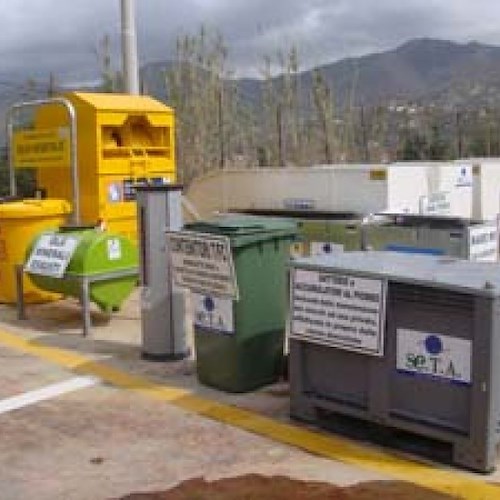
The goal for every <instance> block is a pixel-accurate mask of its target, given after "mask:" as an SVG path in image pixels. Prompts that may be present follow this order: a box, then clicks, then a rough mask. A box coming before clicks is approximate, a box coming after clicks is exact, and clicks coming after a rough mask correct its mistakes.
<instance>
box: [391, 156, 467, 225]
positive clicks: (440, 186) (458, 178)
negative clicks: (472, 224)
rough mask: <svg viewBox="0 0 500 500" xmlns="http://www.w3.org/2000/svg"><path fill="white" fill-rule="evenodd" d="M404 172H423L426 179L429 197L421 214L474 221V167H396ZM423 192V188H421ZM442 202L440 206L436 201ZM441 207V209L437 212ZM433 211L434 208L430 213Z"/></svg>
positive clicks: (449, 164) (435, 164) (415, 164)
mask: <svg viewBox="0 0 500 500" xmlns="http://www.w3.org/2000/svg"><path fill="white" fill-rule="evenodd" d="M391 167H392V168H394V169H397V170H396V172H400V171H401V169H403V170H404V169H407V168H409V169H411V170H412V171H414V170H415V169H418V168H421V169H423V170H424V175H425V184H426V186H425V193H424V195H423V197H422V198H421V203H420V210H419V212H420V213H421V214H423V215H451V216H454V217H464V218H471V217H472V216H473V215H472V203H473V202H472V200H473V175H472V166H471V165H470V164H469V163H467V162H453V161H449V162H445V161H419V162H399V163H392V164H391ZM409 182H411V180H410V181H409ZM418 187H419V189H420V185H419V186H418ZM436 197H437V198H439V200H440V202H439V204H436V203H435V202H434V200H435V199H436ZM436 207H437V208H436ZM429 208H431V209H430V210H429Z"/></svg>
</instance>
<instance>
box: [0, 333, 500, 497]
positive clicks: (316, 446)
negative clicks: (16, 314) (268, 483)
mask: <svg viewBox="0 0 500 500" xmlns="http://www.w3.org/2000/svg"><path fill="white" fill-rule="evenodd" d="M0 344H3V345H4V346H7V347H10V348H12V349H16V350H18V351H23V352H25V353H28V354H32V355H34V356H37V357H39V358H42V359H44V360H46V361H50V362H52V363H55V364H57V365H59V366H61V367H64V368H66V369H70V370H72V371H74V372H75V373H78V374H85V375H92V376H94V377H99V378H100V379H102V380H103V381H105V382H107V383H109V384H112V385H114V386H116V387H120V388H123V389H128V390H132V391H135V392H137V393H139V394H143V395H146V396H148V397H151V398H154V399H157V400H161V401H167V402H169V403H171V404H173V405H175V406H176V407H178V408H182V409H184V410H187V411H190V412H194V413H196V414H198V415H202V416H204V417H208V418H211V419H214V420H217V421H219V422H223V423H225V424H228V425H231V426H234V427H238V428H240V429H244V430H246V431H249V432H252V433H254V434H258V435H260V436H264V437H267V438H270V439H273V440H275V441H279V442H281V443H284V444H288V445H291V446H295V447H297V448H300V449H302V450H306V451H308V452H310V453H313V454H315V455H319V456H322V457H325V458H329V459H332V460H337V461H340V462H344V463H346V464H350V465H354V466H358V467H361V468H363V469H367V470H370V471H374V472H377V473H380V474H385V475H387V476H389V477H392V478H394V479H398V480H401V481H407V482H411V483H413V484H416V485H418V486H422V487H425V488H429V489H432V490H435V491H439V492H441V493H446V494H448V495H452V496H455V497H458V498H463V499H466V500H493V499H496V498H500V487H499V486H496V485H493V484H489V483H488V482H486V481H482V480H480V479H476V478H475V477H473V476H472V475H470V476H468V475H466V474H465V473H462V472H459V471H447V470H442V469H436V468H435V467H433V466H431V465H427V464H424V463H420V462H414V461H411V460H408V459H404V458H401V457H397V456H395V455H391V454H390V453H385V452H383V451H380V450H375V449H371V448H365V447H363V446H362V445H360V444H357V443H355V442H353V441H349V440H348V439H344V438H340V437H337V436H334V435H326V434H322V433H320V432H315V431H312V430H309V429H305V428H302V427H299V426H296V425H293V424H289V423H284V422H279V421H276V420H273V419H271V418H268V417H265V416H262V415H258V414H256V413H253V412H251V411H248V410H242V409H240V408H236V407H233V406H229V405H225V404H222V403H218V402H216V401H211V400H208V399H203V398H201V397H198V396H195V395H194V394H193V393H191V392H189V391H186V390H184V389H178V388H176V387H170V386H167V385H163V384H159V383H155V382H151V381H149V380H147V379H145V378H142V377H138V376H135V375H130V374H128V373H125V372H122V371H121V370H117V369H115V368H112V367H110V366H108V365H106V364H104V363H102V362H97V361H93V360H91V359H89V358H88V357H86V356H83V355H81V354H77V353H74V352H71V351H67V350H63V349H59V348H54V347H48V346H44V345H41V344H38V343H37V342H36V340H34V341H30V340H27V339H24V338H22V337H19V336H17V335H14V334H11V333H8V332H5V331H1V330H0Z"/></svg>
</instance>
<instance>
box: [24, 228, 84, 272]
mask: <svg viewBox="0 0 500 500" xmlns="http://www.w3.org/2000/svg"><path fill="white" fill-rule="evenodd" d="M78 242H79V239H78V238H77V237H76V236H65V235H62V234H55V233H50V234H49V233H47V234H42V236H40V238H39V239H38V241H37V242H36V244H35V247H34V248H33V250H32V252H31V255H30V257H29V259H28V262H27V263H26V266H25V267H24V270H25V271H26V272H27V273H30V274H39V275H41V276H50V277H52V278H62V277H63V276H64V273H65V272H66V268H67V267H68V264H69V262H70V260H71V257H73V254H74V252H75V250H76V247H77V246H78Z"/></svg>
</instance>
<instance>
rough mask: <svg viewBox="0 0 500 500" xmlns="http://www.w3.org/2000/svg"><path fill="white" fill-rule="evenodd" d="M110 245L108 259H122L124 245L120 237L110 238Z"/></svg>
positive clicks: (108, 242) (108, 243)
mask: <svg viewBox="0 0 500 500" xmlns="http://www.w3.org/2000/svg"><path fill="white" fill-rule="evenodd" d="M107 245H108V259H109V260H120V259H121V258H122V245H121V242H120V240H119V239H118V238H109V240H108V241H107Z"/></svg>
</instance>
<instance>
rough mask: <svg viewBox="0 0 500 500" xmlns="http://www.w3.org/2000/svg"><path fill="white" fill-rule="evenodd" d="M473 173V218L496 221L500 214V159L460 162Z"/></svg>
mask: <svg viewBox="0 0 500 500" xmlns="http://www.w3.org/2000/svg"><path fill="white" fill-rule="evenodd" d="M457 163H458V164H460V165H467V166H468V167H469V168H471V169H472V172H473V187H472V197H473V201H472V217H473V218H474V219H478V220H494V219H497V217H498V214H500V158H472V159H468V160H458V161H457Z"/></svg>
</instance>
